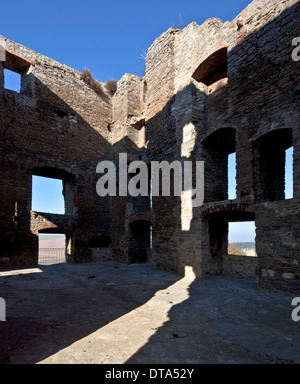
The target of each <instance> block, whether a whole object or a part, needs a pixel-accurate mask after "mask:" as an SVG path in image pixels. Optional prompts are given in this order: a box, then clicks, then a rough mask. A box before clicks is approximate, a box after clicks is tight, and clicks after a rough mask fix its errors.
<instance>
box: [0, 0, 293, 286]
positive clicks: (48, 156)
mask: <svg viewBox="0 0 300 384" xmlns="http://www.w3.org/2000/svg"><path fill="white" fill-rule="evenodd" d="M299 17H300V10H299V2H298V1H295V0H280V1H276V2H275V1H273V0H254V1H253V2H252V3H251V4H250V5H249V6H248V7H247V8H246V9H245V10H243V11H242V12H241V13H240V14H239V15H237V17H236V18H235V19H234V20H232V21H226V22H222V21H221V20H219V19H209V20H207V21H206V22H205V23H203V24H202V25H198V24H197V23H196V22H193V23H191V24H190V25H188V26H187V27H186V28H184V29H172V28H170V29H169V30H168V31H166V32H164V33H163V34H162V35H161V36H160V37H158V38H157V39H156V40H155V41H154V42H153V44H152V45H151V47H150V48H149V50H148V54H147V59H146V69H145V76H144V77H143V78H139V77H137V76H134V75H130V74H125V75H124V76H123V78H122V79H121V80H120V81H119V82H118V88H117V91H116V93H115V94H114V96H113V97H111V96H110V95H109V94H107V95H103V97H99V96H97V95H96V94H95V92H94V91H93V90H92V89H91V88H90V87H89V86H88V85H87V84H85V83H84V81H83V80H82V78H81V74H80V73H79V72H77V71H75V70H73V69H71V68H68V67H66V66H65V65H62V64H60V63H57V62H55V61H53V60H51V59H49V58H47V57H44V56H42V55H39V54H38V53H36V52H33V51H31V50H30V49H28V48H26V47H23V46H21V45H19V44H16V43H14V42H11V41H9V40H7V48H8V50H9V51H8V52H9V61H8V62H7V63H3V65H1V67H0V85H1V89H0V114H1V129H0V134H1V142H0V153H1V158H0V161H1V163H0V169H1V177H0V204H1V207H0V208H1V209H0V228H1V239H0V240H1V243H2V244H3V247H2V251H1V253H0V263H1V262H2V263H5V265H11V266H13V265H20V264H25V265H34V264H35V263H36V262H37V249H38V247H37V235H38V233H39V231H41V230H44V231H45V230H52V229H54V228H57V229H60V230H61V231H62V232H64V233H66V234H67V236H68V238H69V244H70V261H73V262H84V261H89V260H92V259H94V258H95V257H96V258H97V259H98V260H99V259H102V258H104V259H106V258H107V257H108V256H107V255H111V257H112V258H113V259H114V260H117V261H121V262H124V263H130V262H142V261H146V260H147V258H148V260H149V261H150V262H151V263H152V265H153V267H156V268H160V269H165V270H174V271H178V272H181V273H183V271H184V269H185V267H186V266H191V267H193V269H194V271H195V273H196V275H197V276H199V277H202V276H206V275H215V274H221V273H225V274H228V275H236V276H238V277H247V278H254V279H258V280H259V281H260V284H261V286H263V287H268V288H273V289H274V288H275V289H290V290H292V291H295V292H300V226H299V225H300V224H299V223H300V221H299V207H300V205H299V199H300V155H299V153H300V136H299V132H300V131H299V113H300V108H299V106H300V103H299V80H300V77H299V76H300V71H299V69H300V64H299V62H294V61H293V60H292V58H291V54H292V50H293V47H292V39H293V38H294V37H297V36H300V20H299ZM9 66H10V67H11V69H13V70H19V72H20V71H21V70H22V71H23V72H22V73H23V74H22V87H21V93H20V94H16V93H14V92H11V91H8V90H5V89H3V68H4V67H9ZM18 66H19V67H18ZM24 71H25V72H24ZM103 89H105V87H103ZM291 146H293V148H294V175H293V178H294V195H293V199H289V200H285V195H284V162H285V157H284V154H285V150H286V149H287V148H288V147H291ZM232 152H236V158H237V197H236V199H235V200H234V201H231V200H228V180H227V158H228V155H229V154H230V153H232ZM120 153H126V154H127V156H128V163H129V162H131V161H134V160H143V161H145V162H146V163H147V164H149V167H150V163H151V161H162V160H166V161H169V162H172V161H174V160H178V161H180V162H181V163H183V162H184V161H187V160H190V161H204V163H205V175H204V176H205V201H204V205H203V206H202V207H198V208H193V207H192V206H191V200H190V195H189V192H190V191H184V193H183V195H182V197H181V198H180V197H163V196H160V197H153V199H152V202H151V201H150V198H140V197H138V198H132V197H128V196H116V197H112V198H99V196H97V194H96V182H97V175H96V172H95V170H96V165H97V163H98V162H100V161H101V160H113V161H114V162H115V164H118V160H119V154H120ZM149 169H150V168H149ZM32 174H40V175H42V174H44V175H45V176H47V175H48V176H49V175H52V176H53V177H55V176H57V177H59V178H62V179H63V180H64V181H65V201H66V215H65V217H58V216H49V215H44V214H42V213H34V212H31V177H32ZM117 174H118V175H117V176H119V170H117ZM194 176H195V175H194ZM117 184H118V183H117ZM118 186H119V185H118ZM16 204H17V214H15V211H16ZM145 218H147V219H145ZM249 220H251V221H255V222H256V227H257V232H256V250H257V254H258V257H257V258H249V259H244V258H240V257H237V258H236V259H234V258H233V257H231V256H230V257H228V255H227V248H228V247H227V245H228V244H227V243H228V222H231V221H249ZM150 225H152V229H151V230H150ZM151 233H152V236H151V238H150V234H151ZM101 235H107V236H110V239H111V243H110V245H109V250H107V251H103V253H101V252H102V251H101V252H100V253H101V255H100V254H98V251H96V250H95V249H94V248H91V247H90V246H89V244H90V242H91V241H93V239H95V238H97V237H99V236H101ZM150 246H152V248H151V250H149V248H150ZM95 255H96V256H95ZM109 257H110V256H109ZM245 260H246V261H245Z"/></svg>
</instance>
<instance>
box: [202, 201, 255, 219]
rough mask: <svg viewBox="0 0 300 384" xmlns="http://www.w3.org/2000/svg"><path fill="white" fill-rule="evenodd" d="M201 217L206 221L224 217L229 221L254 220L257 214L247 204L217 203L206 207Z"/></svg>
mask: <svg viewBox="0 0 300 384" xmlns="http://www.w3.org/2000/svg"><path fill="white" fill-rule="evenodd" d="M201 216H202V218H205V219H211V218H222V217H224V218H226V219H228V220H239V219H243V220H252V219H254V217H255V212H254V211H253V210H252V209H251V208H250V206H249V204H246V203H245V204H241V203H221V204H216V203H215V204H209V205H208V204H207V205H206V206H204V207H203V208H202V210H201Z"/></svg>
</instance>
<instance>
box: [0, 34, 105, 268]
mask: <svg viewBox="0 0 300 384" xmlns="http://www.w3.org/2000/svg"><path fill="white" fill-rule="evenodd" d="M6 47H7V50H8V53H7V62H4V63H3V66H4V67H6V68H9V69H12V70H14V71H19V70H20V68H19V67H20V65H21V64H22V63H23V62H25V63H28V64H27V67H26V69H25V71H24V69H22V68H21V69H22V71H23V72H22V86H21V92H20V93H16V92H13V91H10V90H6V89H4V88H3V87H2V88H1V89H0V116H1V130H0V134H1V142H0V152H1V172H0V173H1V177H0V194H1V196H0V204H1V208H0V226H1V243H2V250H1V255H0V256H1V258H2V261H3V259H5V264H7V265H34V264H35V263H36V262H37V249H38V238H37V235H38V231H39V230H43V229H44V230H47V228H48V227H47V226H45V228H42V227H39V226H38V225H36V223H35V217H36V216H34V215H33V216H32V215H31V194H32V175H33V174H36V175H39V176H51V177H57V178H61V179H63V180H64V181H65V195H66V196H65V205H66V215H61V216H57V215H52V216H51V215H43V213H40V214H39V216H45V217H46V220H47V222H52V223H53V228H54V229H56V230H57V231H58V232H59V231H65V227H64V223H65V221H66V216H68V219H67V221H68V223H69V226H68V229H67V231H68V233H67V235H68V236H70V237H71V239H72V252H71V255H70V261H85V260H89V259H90V258H91V256H92V254H91V250H90V248H89V241H90V240H91V239H93V237H95V236H98V235H101V234H109V232H110V223H109V201H108V200H107V199H102V200H101V199H100V198H99V197H98V196H97V194H96V181H97V175H96V165H97V164H98V162H99V161H101V160H103V159H104V158H107V157H108V156H109V153H110V151H111V145H110V142H109V140H110V137H109V130H108V124H110V123H111V120H112V108H111V103H110V100H109V98H108V97H106V98H104V99H101V98H100V97H99V96H97V95H96V93H95V92H94V91H93V90H92V89H91V88H90V87H89V86H87V85H86V84H85V83H84V82H83V80H82V79H81V74H80V73H79V72H77V71H75V70H73V69H71V68H69V67H67V66H65V65H62V64H59V63H57V62H55V61H54V60H51V59H49V58H47V57H45V56H42V55H40V54H38V53H36V52H34V51H31V50H30V49H28V48H26V47H23V46H21V45H19V44H16V43H14V42H11V41H9V40H7V41H6ZM20 63H21V64H20ZM1 76H2V78H3V71H1ZM2 85H3V82H2ZM38 227H39V228H38Z"/></svg>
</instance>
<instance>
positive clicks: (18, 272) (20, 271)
mask: <svg viewBox="0 0 300 384" xmlns="http://www.w3.org/2000/svg"><path fill="white" fill-rule="evenodd" d="M42 272H43V271H41V270H40V269H39V268H31V269H14V270H11V271H0V277H3V276H18V275H29V274H31V273H42Z"/></svg>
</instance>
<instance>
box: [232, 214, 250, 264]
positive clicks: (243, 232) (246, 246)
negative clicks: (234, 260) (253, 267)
mask: <svg viewBox="0 0 300 384" xmlns="http://www.w3.org/2000/svg"><path fill="white" fill-rule="evenodd" d="M255 239H256V225H255V221H245V222H229V224H228V255H237V256H253V257H257V253H256V240H255Z"/></svg>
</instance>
